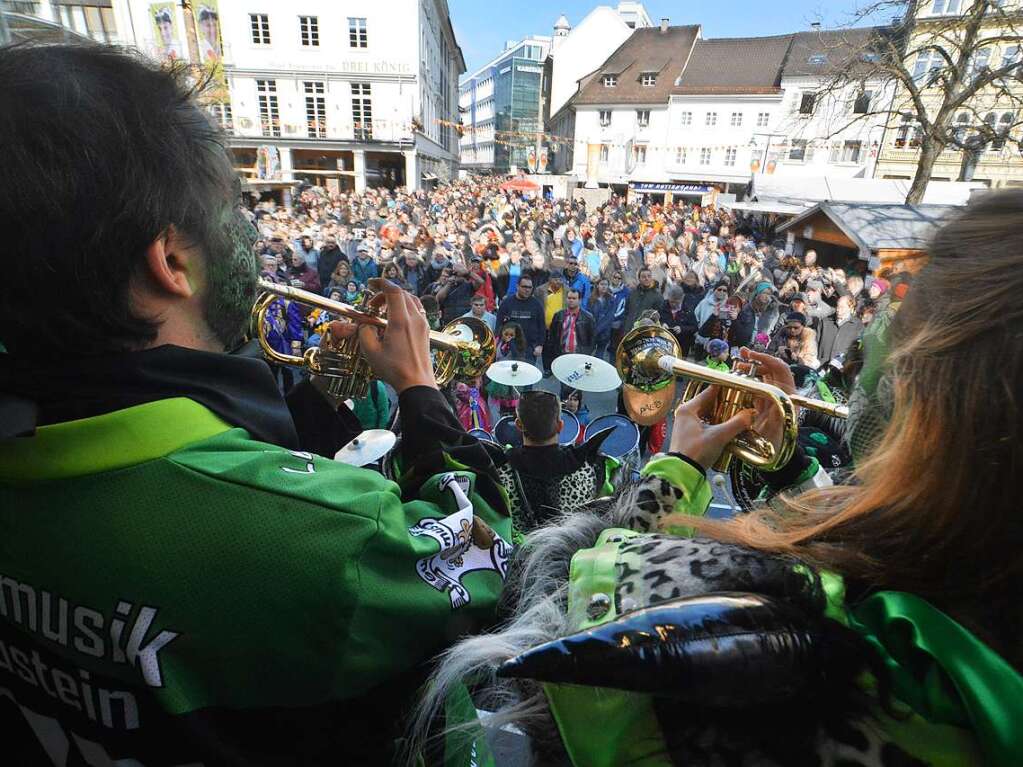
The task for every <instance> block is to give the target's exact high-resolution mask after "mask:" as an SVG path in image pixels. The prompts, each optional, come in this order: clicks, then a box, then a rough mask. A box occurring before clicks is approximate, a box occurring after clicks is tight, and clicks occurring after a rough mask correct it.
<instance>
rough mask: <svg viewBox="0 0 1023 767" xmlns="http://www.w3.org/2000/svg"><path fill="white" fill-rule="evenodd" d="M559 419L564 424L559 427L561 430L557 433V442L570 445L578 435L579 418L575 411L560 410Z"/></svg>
mask: <svg viewBox="0 0 1023 767" xmlns="http://www.w3.org/2000/svg"><path fill="white" fill-rule="evenodd" d="M561 420H562V422H563V423H564V424H565V425H564V426H562V427H561V432H560V433H559V434H558V444H561V445H571V444H573V443H574V442H575V440H576V438H577V437H578V436H579V431H580V430H581V429H582V427H581V426H580V425H579V419H578V418H576V416H575V413H571V412H569V411H568V410H562V411H561Z"/></svg>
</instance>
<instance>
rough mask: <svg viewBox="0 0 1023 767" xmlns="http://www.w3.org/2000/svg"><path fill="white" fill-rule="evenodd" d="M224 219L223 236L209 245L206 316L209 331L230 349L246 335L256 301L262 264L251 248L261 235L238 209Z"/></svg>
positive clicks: (232, 210)
mask: <svg viewBox="0 0 1023 767" xmlns="http://www.w3.org/2000/svg"><path fill="white" fill-rule="evenodd" d="M223 220H224V226H223V228H222V230H221V232H220V236H219V237H216V238H215V241H214V242H211V243H208V250H209V252H207V254H206V282H207V285H206V296H205V300H204V302H203V314H204V319H205V320H206V324H207V326H208V327H209V328H210V330H212V331H213V333H214V335H215V336H216V337H217V339H218V340H219V341H220V342H221V343H223V345H224V348H225V349H228V350H231V349H234V348H235V347H236V346H237V345H238V343H239V342H240V341H241V339H242V337H243V336H244V334H245V328H246V326H247V325H248V321H249V314H250V312H251V310H252V304H253V303H254V302H255V300H256V279H257V278H258V276H259V262H258V260H257V258H256V254H255V252H254V251H253V249H252V245H253V243H254V242H255V241H256V239H257V237H258V236H259V233H258V232H257V231H256V227H254V226H253V225H252V224H251V223H250V222H249V220H248V219H247V218H246V217H245V216H244V215H243V214H242V212H241V210H240V209H239V208H235V207H231V208H228V209H227V210H226V211H225V212H224V214H223Z"/></svg>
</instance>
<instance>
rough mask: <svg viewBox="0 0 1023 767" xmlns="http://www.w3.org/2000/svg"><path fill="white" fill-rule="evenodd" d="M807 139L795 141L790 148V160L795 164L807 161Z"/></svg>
mask: <svg viewBox="0 0 1023 767" xmlns="http://www.w3.org/2000/svg"><path fill="white" fill-rule="evenodd" d="M806 147H807V142H806V139H795V140H794V141H793V142H792V146H791V147H789V159H790V160H792V161H793V162H804V161H805V160H806V159H807V152H806Z"/></svg>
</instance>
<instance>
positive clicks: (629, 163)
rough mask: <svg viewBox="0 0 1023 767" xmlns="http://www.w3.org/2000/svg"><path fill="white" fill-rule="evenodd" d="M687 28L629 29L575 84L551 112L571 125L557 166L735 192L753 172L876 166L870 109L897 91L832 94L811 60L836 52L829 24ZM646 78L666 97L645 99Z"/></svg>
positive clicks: (866, 171) (601, 180)
mask: <svg viewBox="0 0 1023 767" xmlns="http://www.w3.org/2000/svg"><path fill="white" fill-rule="evenodd" d="M687 29H691V28H685V27H671V28H669V30H668V32H667V34H668V37H667V38H665V37H664V36H662V35H658V34H656V30H650V31H649V33H648V34H647V35H646V36H638V35H636V36H633V37H632V38H630V39H629V41H628V42H627V43H626V44H625V45H623V46H622V48H620V49H619V50H618V51H617V52H616V53H615V55H614V56H612V57H610V58H609V59H608V60H607V61H605V62H604V63H603V64H602V65H601V66H600V67H599V68H598V69H597V70H596V71H594V72H593V73H592V74H590V75H589V76H588V77H587V78H584V79H583V80H582V81H581V82H580V85H579V89H578V91H577V93H576V94H575V95H574V96H573V97H572V99H570V100H569V101H568V103H567V104H566V106H565V107H563V108H562V110H561V111H560V112H559V113H558V114H557V115H555V117H554V118H552V123H557V124H558V126H559V127H560V128H561V130H563V131H570V133H568V134H567V135H568V136H569V137H570V138H571V146H572V149H573V151H572V152H571V158H570V161H569V162H567V163H566V164H565V165H564V166H563V167H561V168H559V170H560V171H561V172H565V173H571V174H573V175H575V176H576V177H578V178H579V179H585V180H586V181H587V183H588V185H590V186H593V185H594V184H596V185H599V186H619V187H620V186H627V185H629V184H632V183H648V184H649V183H661V184H675V185H677V184H686V185H690V186H692V187H693V188H694V190H698V188H700V187H704V188H706V187H709V186H713V187H716V188H718V189H719V190H721V191H724V192H731V193H735V194H741V193H742V192H743V191H745V189H746V187H747V186H748V184H749V183H750V181H751V179H752V177H753V175H754V174H768V175H779V176H782V175H793V176H832V177H848V178H869V177H870V176H871V175H872V173H873V164H874V163H875V162H876V157H877V150H878V146H879V144H880V142H881V140H882V134H883V131H884V115H883V114H878V115H872V114H871V113H872V112H874V111H881V110H883V109H884V108H885V106H886V105H887V104H888V103H889V102H890V100H891V98H892V91H891V88H890V87H887V88H885V87H881V86H880V85H875V84H871V83H865V84H864V87H863V88H862V89H859V90H857V92H855V93H854V92H852V90H847V91H843V92H841V93H831V92H827V91H826V84H827V82H828V78H827V76H826V72H823V71H815V70H817V69H821V68H823V67H824V66H825V64H826V61H827V57H828V56H830V57H832V59H836V58H837V57H838V47H837V46H836V43H835V40H834V39H832V38H829V34H830V33H827V32H816V31H815V32H809V33H798V34H794V35H781V36H775V37H765V38H735V39H719V40H718V39H711V40H704V39H702V38H701V37H700V34H699V32H697V34H696V35H694V36H691V38H692V39H690V37H689V36H687V33H686V32H685V30H687ZM864 34H866V32H864ZM861 42H862V41H859V40H857V41H847V44H848V45H849V46H850V47H852V46H853V45H854V44H855V45H856V46H859V45H860V43H861ZM669 44H671V45H675V46H676V47H678V46H681V48H682V50H671V49H669V48H667V45H669ZM687 45H688V46H691V50H685V47H686V46H687ZM658 46H660V49H658ZM633 49H634V50H633ZM821 50H825V51H827V53H826V54H822V53H820V51H821ZM822 56H823V57H824V58H823V59H822ZM644 57H645V59H644ZM644 61H645V63H644ZM623 62H630V63H629V64H628V66H626V67H624V68H623ZM633 62H635V63H633ZM644 67H645V69H646V71H645V72H644V71H643V70H644ZM665 77H668V78H670V79H671V82H670V88H669V91H668V92H667V93H666V94H663V91H660V85H659V83H660V81H661V79H662V78H665ZM647 86H649V90H650V91H651V92H654V91H655V90H656V91H658V92H660V93H662V94H663V95H664V96H665V97H664V98H663V99H662V100H655V99H650V100H646V101H644V99H643V97H644V92H645V91H646V90H647ZM566 143H567V142H566ZM696 193H698V191H694V194H696Z"/></svg>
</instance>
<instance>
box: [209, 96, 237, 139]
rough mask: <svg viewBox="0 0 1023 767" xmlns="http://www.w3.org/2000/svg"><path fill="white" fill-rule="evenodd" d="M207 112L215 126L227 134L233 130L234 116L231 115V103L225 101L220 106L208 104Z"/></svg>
mask: <svg viewBox="0 0 1023 767" xmlns="http://www.w3.org/2000/svg"><path fill="white" fill-rule="evenodd" d="M209 110H210V114H211V115H213V119H214V121H216V123H217V125H219V126H220V127H221V128H223V129H224V130H225V131H228V132H230V131H233V130H234V116H233V115H232V114H231V102H229V101H225V102H223V103H220V104H210V105H209Z"/></svg>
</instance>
